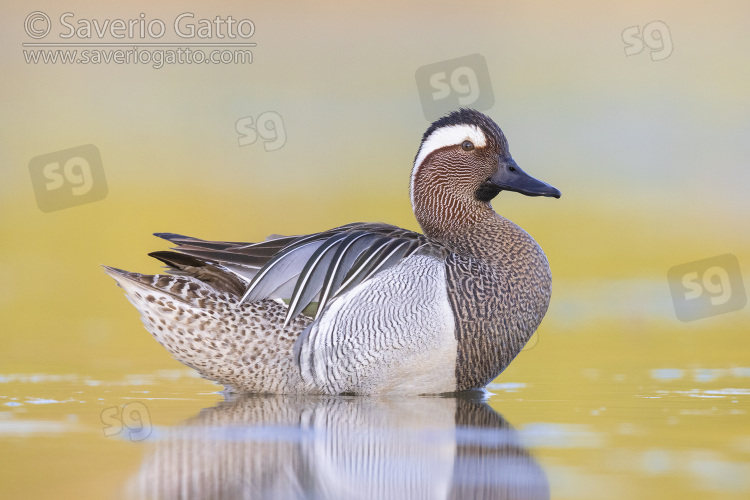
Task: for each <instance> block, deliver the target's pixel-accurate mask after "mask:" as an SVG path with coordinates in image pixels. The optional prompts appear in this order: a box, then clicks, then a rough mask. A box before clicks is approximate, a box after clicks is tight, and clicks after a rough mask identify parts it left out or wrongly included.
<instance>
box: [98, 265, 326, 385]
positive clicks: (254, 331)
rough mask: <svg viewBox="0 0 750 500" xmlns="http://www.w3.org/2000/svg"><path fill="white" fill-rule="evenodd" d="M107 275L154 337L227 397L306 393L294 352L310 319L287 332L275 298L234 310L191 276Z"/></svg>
mask: <svg viewBox="0 0 750 500" xmlns="http://www.w3.org/2000/svg"><path fill="white" fill-rule="evenodd" d="M108 271H109V272H110V274H111V275H112V276H113V277H115V279H117V280H118V282H119V283H120V285H121V286H122V287H123V288H125V289H126V290H127V291H129V295H128V296H129V298H130V300H131V302H133V305H134V306H135V307H136V308H137V309H138V310H139V311H141V318H142V320H143V324H144V325H145V327H146V329H147V330H148V331H149V332H150V333H151V334H152V335H153V336H154V338H155V339H156V340H157V341H158V342H159V343H160V344H161V345H162V346H164V347H165V348H166V349H167V351H169V352H170V354H172V356H174V357H175V358H176V359H179V360H180V361H181V362H182V363H184V364H186V365H188V366H189V367H191V368H193V369H195V370H196V371H198V373H200V374H201V375H202V376H203V377H206V378H208V379H211V380H215V381H216V382H219V383H220V384H224V385H225V386H226V388H227V389H228V390H229V391H230V392H237V391H241V392H259V393H295V392H303V390H304V389H303V383H302V380H301V379H300V376H299V372H298V370H297V369H296V368H295V367H294V365H293V363H292V348H293V346H294V342H295V341H296V340H297V337H298V336H299V332H301V331H302V330H303V329H304V328H305V327H306V326H307V325H309V324H310V322H311V321H312V319H311V318H310V317H308V316H305V315H301V316H299V317H298V318H297V319H295V320H294V321H293V322H292V323H291V324H289V325H288V326H286V327H284V326H283V323H284V315H285V314H286V310H287V308H286V306H285V305H283V304H279V303H277V302H275V301H272V300H262V301H258V302H251V303H244V304H239V297H237V296H236V295H233V294H231V293H226V292H224V293H222V292H217V291H216V290H215V289H213V288H212V287H210V286H209V285H206V284H205V283H202V282H200V281H198V280H196V279H194V278H191V277H182V276H166V275H156V276H150V275H144V274H139V273H129V272H126V271H121V270H119V269H113V268H108ZM131 284H135V285H140V286H135V287H134V286H132V285H131ZM307 392H309V391H307Z"/></svg>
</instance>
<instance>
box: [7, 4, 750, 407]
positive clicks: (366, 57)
mask: <svg viewBox="0 0 750 500" xmlns="http://www.w3.org/2000/svg"><path fill="white" fill-rule="evenodd" d="M32 10H43V11H44V12H46V13H47V14H48V15H49V16H50V18H52V19H53V20H56V19H58V18H59V16H60V14H62V13H63V12H66V11H70V12H73V13H74V14H75V17H74V18H73V19H74V20H78V19H81V18H87V19H99V20H103V19H113V18H123V19H132V18H136V17H138V15H139V14H140V13H141V12H144V13H146V14H147V19H154V18H160V19H162V20H164V21H165V23H166V24H167V26H170V23H171V21H172V20H173V19H174V18H175V17H176V16H177V15H179V14H180V13H183V12H193V13H195V18H196V19H199V18H208V19H212V18H214V17H216V16H217V15H220V16H227V15H230V14H231V15H232V16H233V17H234V18H236V19H241V18H249V19H252V20H253V22H254V23H255V25H256V33H255V35H254V36H253V39H252V41H253V42H255V43H257V47H256V48H255V49H254V50H253V53H254V62H253V63H252V64H251V65H245V66H243V65H167V66H164V67H163V68H161V69H154V68H152V67H151V66H150V65H142V64H130V65H117V64H101V65H64V64H60V63H58V64H54V65H53V64H46V65H45V64H26V63H25V62H24V57H23V53H22V49H23V47H22V45H21V44H22V43H24V42H28V41H31V40H30V39H29V38H28V37H27V36H26V35H25V33H24V31H23V26H24V25H23V21H24V18H25V17H26V16H27V15H28V13H29V12H31V11H32ZM2 12H3V15H2V16H0V27H1V28H2V29H0V54H1V56H0V57H2V68H3V69H2V78H0V165H1V167H0V214H1V215H0V283H2V287H0V330H2V333H1V334H0V356H2V362H1V363H2V368H0V372H2V373H37V372H44V373H80V374H86V375H90V376H94V377H99V378H102V379H107V378H108V377H111V378H117V377H120V376H121V375H122V374H123V373H149V372H152V371H154V370H157V369H161V368H179V366H180V365H179V364H178V363H177V362H175V361H174V360H172V359H171V358H170V356H169V355H168V354H167V353H166V352H165V351H164V350H163V349H162V348H161V347H160V346H159V345H158V344H156V342H154V341H153V340H152V339H151V338H150V336H149V335H148V334H147V333H146V332H145V330H143V328H142V327H141V325H140V322H139V320H138V317H137V314H136V313H135V311H134V310H133V308H132V307H131V306H130V304H128V303H127V301H126V300H125V299H124V297H123V296H122V294H121V293H120V291H119V290H118V289H117V288H116V287H115V286H114V283H113V282H112V281H111V280H110V279H109V278H108V277H106V276H105V275H104V273H103V272H102V271H101V269H100V267H99V264H108V265H113V266H116V267H121V268H125V269H129V270H138V271H143V272H156V271H158V270H159V265H158V263H157V262H155V261H153V260H152V259H150V258H148V257H147V256H146V254H147V253H148V252H149V251H154V250H159V249H165V248H167V244H166V242H162V241H161V240H158V239H156V238H154V237H152V236H151V233H153V232H157V231H169V232H178V233H183V234H188V235H193V236H198V237H202V238H207V239H224V240H232V241H238V240H247V241H256V240H259V239H262V238H264V237H265V236H266V235H267V234H271V233H281V234H299V233H307V232H314V231H318V230H323V229H326V228H329V227H333V226H336V225H340V224H343V223H346V222H351V221H383V222H388V223H392V224H397V225H401V226H404V227H407V228H411V229H418V227H417V225H416V222H415V221H414V218H413V215H412V214H411V209H410V206H409V199H408V179H409V171H410V168H411V161H412V159H413V157H414V154H415V153H416V149H417V147H418V144H419V139H420V137H421V134H422V133H423V131H424V130H425V128H426V127H427V126H428V122H427V121H426V120H425V118H424V116H423V114H422V109H421V105H420V100H419V96H418V94H417V87H416V84H415V71H416V70H417V68H419V67H420V66H424V65H426V64H431V63H435V62H438V61H442V60H445V59H451V58H455V57H460V56H463V55H468V54H473V53H480V54H481V55H483V56H484V57H485V59H486V61H487V65H488V67H489V72H490V77H491V80H492V87H493V91H494V95H495V105H494V107H493V108H492V109H489V110H487V113H488V114H489V115H491V116H492V117H493V118H494V119H495V120H496V121H497V122H498V124H499V125H500V126H501V128H503V130H504V131H505V133H506V135H507V136H508V138H509V141H510V145H511V150H512V152H513V154H514V157H515V159H516V161H517V162H518V163H519V165H521V167H522V168H524V169H525V170H526V171H527V172H529V173H530V174H531V175H534V176H536V177H538V178H540V179H542V180H545V181H547V182H549V183H551V184H553V185H555V186H556V187H558V188H559V189H560V190H561V191H562V193H563V196H562V198H561V199H560V200H553V199H546V198H545V199H539V198H527V197H523V196H520V195H517V194H514V193H503V194H501V195H500V197H499V198H498V199H497V200H496V201H495V202H494V207H495V209H496V210H497V211H498V212H499V213H501V214H503V215H505V216H507V217H509V218H511V219H512V220H514V221H515V222H516V223H518V224H520V225H521V226H522V227H524V228H525V229H526V230H527V231H529V232H530V233H531V234H532V235H533V236H534V237H535V238H536V239H537V241H538V242H539V243H540V244H541V246H542V248H543V249H544V250H545V252H546V253H547V255H548V257H549V260H550V263H551V266H552V270H553V275H554V291H553V303H552V306H551V308H550V312H549V314H548V316H547V318H546V319H545V321H544V322H543V324H542V327H541V330H540V332H541V335H540V336H539V338H538V339H537V340H538V341H535V343H534V348H533V349H530V350H529V351H527V352H524V353H522V354H521V355H520V356H519V359H518V360H517V361H516V363H514V365H513V366H512V367H511V368H510V369H509V371H508V372H507V373H506V374H504V375H503V376H502V377H501V380H520V379H523V380H524V381H525V382H527V383H530V384H534V383H537V384H538V385H539V386H542V385H543V383H544V381H546V380H549V379H550V378H554V379H555V380H556V381H559V380H569V381H570V383H571V384H575V383H577V382H576V381H577V380H578V379H577V378H576V377H580V376H581V375H580V374H581V373H582V370H583V369H595V370H601V373H614V372H617V371H618V370H619V371H621V372H623V373H630V375H632V377H636V378H637V377H639V376H643V377H646V375H644V374H643V373H647V372H646V371H645V369H644V372H643V373H641V372H638V371H637V370H635V369H634V368H633V366H636V365H637V366H641V365H643V366H650V367H662V366H675V367H686V368H689V367H718V368H729V367H732V366H748V353H749V350H748V343H747V337H746V333H747V332H746V330H747V324H748V319H749V318H750V315H749V313H748V309H747V308H745V309H744V310H742V311H739V312H734V313H730V314H726V315H723V316H718V317H714V318H709V319H705V320H701V321H698V322H694V323H688V324H685V323H681V322H679V321H678V320H677V319H676V317H675V314H674V310H673V307H672V303H671V297H670V295H669V288H668V285H667V280H666V273H667V270H668V269H669V268H670V267H672V266H675V265H678V264H683V263H685V262H690V261H693V260H698V259H703V258H706V257H711V256H714V255H719V254H724V253H733V254H734V255H736V256H737V257H738V259H739V261H740V265H741V267H742V268H743V269H744V271H745V282H746V283H750V278H749V277H748V276H749V275H748V272H750V233H748V231H747V229H746V226H747V220H748V215H750V197H749V196H748V189H749V188H750V170H749V169H748V157H750V141H748V139H747V138H748V135H749V134H750V92H748V88H750V65H749V64H748V58H747V54H748V53H750V37H748V36H747V19H748V15H749V14H750V8H748V6H747V5H746V4H745V3H743V2H730V1H727V2H714V3H712V4H711V5H710V6H709V5H708V4H706V5H695V4H693V5H690V6H687V5H685V4H684V3H681V2H667V1H656V2H653V1H648V2H647V1H630V2H619V3H616V4H609V5H603V4H601V2H594V1H578V2H574V3H564V4H561V3H556V2H537V1H532V2H501V3H498V2H487V3H471V2H469V3H461V4H459V3H455V2H434V1H430V2H419V3H410V4H405V3H403V2H398V3H396V2H392V3H391V2H378V3H376V4H370V5H356V6H354V5H337V4H335V3H333V2H328V3H326V4H324V5H315V6H313V5H295V6H289V5H287V6H283V5H281V4H278V3H274V2H264V3H260V2H253V3H248V2H220V3H218V4H214V5H211V6H208V5H207V4H205V3H202V2H183V3H180V4H179V5H177V4H176V3H175V4H167V5H158V6H155V5H153V4H152V3H146V2H130V3H128V4H122V5H103V4H93V3H88V2H76V1H68V2H65V3H64V4H60V3H58V2H41V3H37V4H35V5H33V6H32V5H30V4H29V5H24V4H15V5H13V6H7V5H6V6H3V8H2ZM654 20H661V21H663V22H664V23H666V25H668V27H669V36H670V37H671V40H672V43H673V47H674V48H673V53H672V54H671V56H670V57H668V58H666V59H664V60H661V61H652V60H651V58H650V56H649V51H648V49H646V50H644V51H643V52H642V53H641V54H638V55H633V56H629V57H627V56H626V55H625V43H624V42H623V40H622V36H621V34H622V32H623V30H625V29H626V28H628V27H630V26H635V25H639V26H641V27H642V26H644V25H645V24H647V23H649V22H651V21H654ZM53 33H54V31H53ZM50 36H52V35H50ZM265 111H275V112H277V113H278V114H280V115H281V116H282V117H283V121H284V125H285V129H286V134H287V142H286V144H285V145H284V147H283V148H281V149H279V150H277V151H270V152H267V151H265V150H264V148H263V146H262V143H261V142H260V141H259V142H258V143H256V144H253V145H249V146H244V147H240V146H239V145H238V134H237V132H236V130H235V123H236V122H237V120H238V119H241V118H244V117H248V116H253V117H256V116H258V115H259V114H260V113H262V112H265ZM84 144H94V145H95V146H96V147H97V148H98V149H99V151H100V152H101V156H102V161H103V166H104V170H105V173H106V179H107V184H108V190H109V191H108V195H107V197H106V199H104V200H102V201H99V202H95V203H90V204H85V205H81V206H77V207H73V208H69V209H65V210H60V211H57V212H51V213H43V212H41V211H40V210H39V208H38V207H37V205H36V201H35V196H34V191H33V187H32V185H31V182H30V177H29V172H28V164H29V161H30V160H31V159H32V158H33V157H35V156H38V155H42V154H46V153H50V152H54V151H58V150H62V149H67V148H70V147H75V146H79V145H84ZM631 372H632V373H631ZM604 380H605V379H604V378H602V384H605V382H604ZM206 387H210V386H209V385H208V384H207V385H206ZM603 387H606V385H603ZM603 390H604V389H603ZM599 397H604V396H601V395H599ZM612 397H614V396H612ZM509 405H510V412H511V414H510V415H509V414H507V411H509V410H508V408H499V410H500V411H504V413H505V416H506V417H507V418H509V420H510V421H511V422H514V420H517V419H522V417H521V416H520V415H522V411H521V410H518V411H519V412H520V413H518V415H519V416H518V417H516V419H514V414H513V411H514V410H513V404H512V403H509ZM574 418H577V417H576V416H574V415H571V419H574Z"/></svg>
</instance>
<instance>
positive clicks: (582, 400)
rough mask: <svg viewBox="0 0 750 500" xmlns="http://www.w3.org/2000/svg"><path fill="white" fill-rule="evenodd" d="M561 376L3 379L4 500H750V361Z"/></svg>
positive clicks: (167, 374)
mask: <svg viewBox="0 0 750 500" xmlns="http://www.w3.org/2000/svg"><path fill="white" fill-rule="evenodd" d="M541 340H542V341H541V342H540V343H539V345H538V346H537V347H535V348H534V349H532V350H531V351H529V352H530V353H531V352H534V351H537V350H540V351H541V350H542V346H544V345H545V341H546V344H550V343H552V340H550V339H549V338H545V337H542V338H541ZM543 354H544V353H542V355H540V356H538V358H542V357H543ZM523 356H527V359H523ZM563 357H566V356H563ZM533 361H534V358H533V356H529V355H528V354H523V355H522V357H521V358H519V359H518V360H517V361H516V363H519V364H520V365H521V366H520V367H519V368H517V369H516V370H515V372H516V373H523V371H524V369H525V368H528V367H530V366H532V365H533V366H535V368H536V369H537V370H538V368H539V366H536V363H533ZM527 365H528V366H527ZM554 368H555V367H554V366H550V372H549V373H547V374H541V375H540V374H538V373H537V377H526V378H527V379H528V378H531V379H532V380H533V381H523V380H521V379H520V378H515V377H507V376H506V375H512V374H513V371H512V370H511V371H510V372H509V373H506V374H504V375H503V376H501V377H500V378H499V379H497V380H496V381H495V382H494V383H492V384H490V385H489V386H488V388H487V390H485V391H476V392H474V393H470V394H467V395H462V396H461V397H458V398H457V397H415V398H362V397H291V396H246V397H239V398H234V399H226V400H225V398H224V397H223V396H222V395H221V394H220V393H218V392H217V389H218V386H216V385H214V384H212V383H210V382H207V381H204V380H202V379H200V378H197V377H196V376H195V375H194V374H193V372H192V371H190V370H187V369H174V370H158V371H155V372H154V373H151V374H142V375H132V374H131V375H126V376H121V377H119V378H117V377H113V378H112V379H109V380H101V379H96V378H92V377H90V376H84V375H78V374H71V373H67V374H62V373H61V374H52V373H38V374H32V373H28V374H21V373H7V374H2V375H0V390H2V394H3V395H2V396H0V447H2V453H1V454H0V460H1V461H2V467H1V468H0V470H1V471H2V472H0V474H1V475H2V484H3V490H4V492H3V497H4V498H32V497H39V498H41V497H56V498H220V497H223V498H227V497H240V498H409V499H412V498H577V499H580V498H614V499H617V498H623V499H624V498H664V497H667V496H671V497H675V498H691V497H695V498H698V497H701V498H704V497H711V498H747V496H748V494H750V432H748V425H747V422H748V416H747V413H746V408H747V403H748V401H749V400H750V384H749V383H748V382H750V367H744V366H734V367H717V368H706V367H693V368H690V367H671V366H666V365H664V366H653V367H646V366H631V367H630V368H631V369H630V370H629V371H626V370H620V371H618V370H610V369H607V368H606V367H604V368H578V367H575V366H569V367H568V371H567V373H561V374H560V375H559V376H557V375H556V373H555V369H554Z"/></svg>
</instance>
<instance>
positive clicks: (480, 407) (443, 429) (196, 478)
mask: <svg viewBox="0 0 750 500" xmlns="http://www.w3.org/2000/svg"><path fill="white" fill-rule="evenodd" d="M151 446H153V449H151V450H150V451H149V452H148V454H147V456H146V458H145V459H144V462H143V464H142V466H141V469H140V471H139V472H138V473H137V474H136V476H135V477H133V478H132V479H131V481H130V482H129V483H128V485H127V490H126V491H127V494H126V496H127V497H129V498H201V499H204V498H206V499H207V498H283V499H294V498H336V499H338V498H341V499H356V498H375V499H400V498H404V499H419V498H425V499H436V498H461V499H464V498H488V499H489V498H492V499H496V498H497V499H505V498H508V499H510V498H514V499H515V498H519V499H520V498H534V499H536V498H549V487H548V484H547V479H546V477H545V475H544V472H543V471H542V469H541V467H540V466H539V464H537V462H536V461H535V460H534V459H533V458H532V457H531V456H530V455H529V454H528V452H527V451H526V450H525V449H524V448H523V447H522V446H521V444H520V443H519V439H518V435H517V433H516V431H515V430H514V429H513V428H512V427H511V426H510V425H509V424H508V423H507V422H506V421H505V420H504V419H503V418H502V417H501V416H500V415H499V414H498V413H496V412H495V411H494V410H493V409H492V408H490V407H489V406H488V405H487V404H486V403H485V402H484V401H483V399H482V395H480V394H472V395H470V396H464V397H457V398H456V397H451V398H441V397H418V398H409V399H391V398H379V399H372V398H362V397H342V396H339V397H309V396H307V397H300V396H243V397H238V398H236V399H233V400H229V401H225V402H222V403H219V404H218V405H217V406H215V407H213V408H207V409H204V410H202V411H201V412H200V413H199V414H198V415H197V416H195V417H193V418H192V419H190V420H188V421H186V422H185V423H184V424H182V425H180V426H177V427H172V428H168V429H165V430H163V431H162V432H161V433H160V434H159V436H157V439H156V441H155V442H154V443H153V444H152V445H151Z"/></svg>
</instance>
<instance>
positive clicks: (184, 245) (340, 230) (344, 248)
mask: <svg viewBox="0 0 750 500" xmlns="http://www.w3.org/2000/svg"><path fill="white" fill-rule="evenodd" d="M156 236H159V237H161V238H164V239H166V240H169V241H170V242H172V243H176V244H177V247H175V248H174V250H176V251H177V252H154V253H153V254H150V255H152V256H153V257H155V258H157V259H159V260H161V261H162V262H164V263H166V264H167V265H168V266H169V267H170V272H171V273H173V274H190V275H193V276H195V277H197V278H198V279H202V280H203V281H206V282H210V283H212V284H217V286H218V285H223V288H225V289H228V290H231V291H233V292H234V293H236V294H237V295H240V294H239V293H237V291H242V290H243V289H244V293H242V299H241V300H240V303H242V302H246V301H247V302H255V301H259V300H264V299H279V298H281V299H286V300H288V301H289V308H288V311H287V316H286V318H285V325H286V324H288V323H289V322H290V321H292V320H293V319H294V318H296V317H297V316H298V315H299V314H300V313H301V312H302V311H303V310H304V309H305V308H306V307H308V306H309V305H311V304H312V303H314V302H317V303H318V307H317V312H316V316H317V315H319V314H320V313H321V312H322V311H323V310H324V309H325V307H326V306H327V305H328V304H329V303H330V301H331V300H332V299H333V298H334V297H337V296H339V295H341V294H343V293H345V292H346V291H348V290H351V289H352V288H354V287H355V286H357V285H358V284H360V283H362V282H363V281H365V280H368V279H370V278H371V277H373V276H374V275H376V274H377V273H379V272H382V271H384V270H386V269H388V268H390V267H393V266H394V265H396V264H397V263H398V262H400V261H401V260H403V259H404V258H406V257H408V256H410V255H412V254H414V253H415V252H417V251H418V250H420V249H421V248H423V247H429V246H434V245H435V243H433V242H432V241H431V240H429V239H428V238H427V237H425V236H424V235H422V234H419V233H415V232H413V231H409V230H406V229H402V228H399V227H396V226H391V225H388V224H379V223H353V224H347V225H345V226H340V227H337V228H334V229H329V230H327V231H323V232H320V233H315V234H309V235H302V236H273V237H270V238H269V239H267V240H266V241H263V242H260V243H239V242H221V241H205V240H200V239H197V238H191V237H188V236H183V235H178V234H174V233H157V234H156ZM185 256H188V257H185ZM190 257H191V258H192V259H190ZM193 259H197V260H193ZM200 262H203V263H205V265H204V266H203V267H202V268H201V267H200V266H199V265H198V264H199V263H200ZM197 269H200V273H198V272H197V271H196V270H197ZM227 274H229V276H227ZM243 285H244V286H243Z"/></svg>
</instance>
